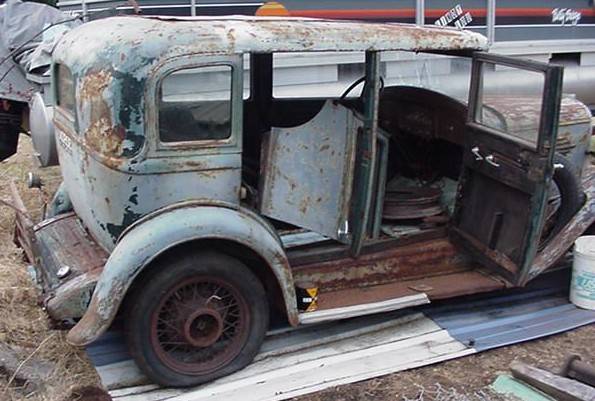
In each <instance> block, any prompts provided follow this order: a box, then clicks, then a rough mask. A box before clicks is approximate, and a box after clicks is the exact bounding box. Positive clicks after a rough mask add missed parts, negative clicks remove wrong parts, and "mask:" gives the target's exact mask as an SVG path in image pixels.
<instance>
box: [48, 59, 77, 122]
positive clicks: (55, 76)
mask: <svg viewBox="0 0 595 401" xmlns="http://www.w3.org/2000/svg"><path fill="white" fill-rule="evenodd" d="M62 69H65V70H66V71H67V72H68V73H69V74H70V80H71V81H72V90H71V93H70V95H71V96H72V109H68V108H66V107H64V106H63V105H62V104H61V102H60V100H61V99H62V98H63V94H62V93H61V91H60V87H61V86H60V80H61V75H62V74H60V71H61V70H62ZM52 81H53V82H52V88H53V91H52V92H53V96H54V105H55V108H56V109H57V111H58V112H59V113H60V114H61V115H63V116H64V117H66V118H67V119H68V121H69V122H70V123H71V124H72V126H73V127H74V128H75V130H76V127H75V125H76V118H77V104H76V103H77V102H76V86H77V84H76V79H75V77H74V75H73V74H72V71H71V70H70V68H68V66H67V65H66V64H63V63H54V64H53V66H52ZM77 132H78V130H77Z"/></svg>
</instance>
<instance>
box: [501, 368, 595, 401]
mask: <svg viewBox="0 0 595 401" xmlns="http://www.w3.org/2000/svg"><path fill="white" fill-rule="evenodd" d="M510 370H511V371H512V375H513V376H514V377H515V378H517V379H519V380H522V381H524V382H526V383H528V384H530V385H532V386H533V387H535V388H538V389H539V390H541V391H543V392H544V393H546V394H549V395H551V396H553V397H554V398H556V399H557V400H559V401H595V388H593V387H591V386H587V385H586V384H583V383H580V382H578V381H576V380H572V379H567V378H566V377H562V376H558V375H555V374H553V373H551V372H548V371H547V370H543V369H539V368H536V367H534V366H530V365H527V364H524V363H522V362H515V363H513V364H512V365H511V366H510Z"/></svg>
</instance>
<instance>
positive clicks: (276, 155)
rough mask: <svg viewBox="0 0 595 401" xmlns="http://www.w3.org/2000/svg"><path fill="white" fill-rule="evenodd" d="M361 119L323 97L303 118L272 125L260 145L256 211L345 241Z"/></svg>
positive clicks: (346, 238)
mask: <svg viewBox="0 0 595 401" xmlns="http://www.w3.org/2000/svg"><path fill="white" fill-rule="evenodd" d="M361 125H362V123H361V122H360V121H359V120H358V119H357V118H355V117H354V115H353V113H352V112H351V111H350V110H349V109H347V108H346V107H344V106H341V105H339V104H336V103H334V102H332V101H327V102H326V103H325V105H324V106H323V108H322V110H321V111H320V113H318V115H317V116H316V117H314V118H313V119H312V120H311V121H309V122H308V123H306V124H303V125H301V126H298V127H293V128H276V127H273V128H272V129H271V132H270V134H269V135H268V136H267V138H266V142H265V144H264V145H263V146H264V149H263V165H262V171H263V176H262V181H261V189H262V191H261V193H262V198H261V204H260V211H261V213H263V214H264V215H266V216H269V217H272V218H274V219H278V220H281V221H284V222H287V223H291V224H295V225H296V226H298V227H302V228H307V229H309V230H312V231H315V232H317V233H320V234H323V235H325V236H327V237H329V238H334V239H337V240H340V241H343V242H348V235H347V233H348V232H349V224H348V216H349V203H350V200H351V185H352V179H353V167H354V160H355V139H356V135H357V130H358V128H359V127H361Z"/></svg>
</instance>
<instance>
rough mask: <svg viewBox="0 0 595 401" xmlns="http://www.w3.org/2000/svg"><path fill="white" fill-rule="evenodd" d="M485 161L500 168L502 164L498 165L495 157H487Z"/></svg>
mask: <svg viewBox="0 0 595 401" xmlns="http://www.w3.org/2000/svg"><path fill="white" fill-rule="evenodd" d="M485 161H486V162H488V164H489V165H492V166H494V167H500V164H499V163H496V161H495V160H494V155H487V156H486V157H485Z"/></svg>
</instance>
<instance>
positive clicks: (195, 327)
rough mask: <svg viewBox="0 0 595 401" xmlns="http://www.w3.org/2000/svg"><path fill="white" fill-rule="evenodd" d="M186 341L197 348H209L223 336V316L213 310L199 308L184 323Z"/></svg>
mask: <svg viewBox="0 0 595 401" xmlns="http://www.w3.org/2000/svg"><path fill="white" fill-rule="evenodd" d="M183 333H184V339H185V340H186V341H187V342H188V343H189V344H191V345H193V346H195V347H209V346H211V345H213V344H215V343H216V342H217V340H218V339H219V337H221V334H223V319H222V318H221V314H220V313H219V312H217V311H216V310H214V309H211V308H199V309H198V310H196V311H195V312H193V313H191V314H190V315H189V316H188V317H187V318H186V320H185V322H184V328H183Z"/></svg>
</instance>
